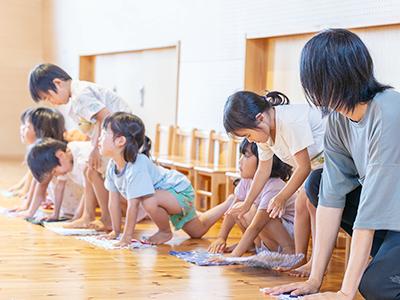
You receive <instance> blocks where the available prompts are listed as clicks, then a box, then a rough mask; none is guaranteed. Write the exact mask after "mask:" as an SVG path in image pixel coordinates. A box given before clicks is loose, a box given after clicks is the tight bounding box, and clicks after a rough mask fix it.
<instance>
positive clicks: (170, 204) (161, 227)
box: [142, 190, 182, 245]
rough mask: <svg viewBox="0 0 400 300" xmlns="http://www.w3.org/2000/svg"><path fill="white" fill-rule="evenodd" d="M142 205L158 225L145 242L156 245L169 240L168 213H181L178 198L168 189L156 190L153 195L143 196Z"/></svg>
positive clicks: (170, 236)
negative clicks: (156, 230)
mask: <svg viewBox="0 0 400 300" xmlns="http://www.w3.org/2000/svg"><path fill="white" fill-rule="evenodd" d="M142 206H143V208H144V209H145V210H146V211H147V213H148V214H149V216H150V218H151V219H152V220H153V222H154V223H156V225H157V227H158V232H157V233H156V234H154V235H152V236H151V237H149V238H148V239H147V240H146V242H148V243H149V244H153V245H157V244H163V243H165V242H167V241H169V240H170V239H171V238H172V236H173V234H172V231H171V227H170V225H169V218H168V215H169V214H179V213H182V207H181V205H180V204H179V201H178V199H176V197H175V196H174V195H173V194H172V193H171V192H170V191H165V190H156V192H155V194H154V195H153V196H150V197H143V199H142Z"/></svg>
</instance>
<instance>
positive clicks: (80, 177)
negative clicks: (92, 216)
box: [28, 138, 111, 229]
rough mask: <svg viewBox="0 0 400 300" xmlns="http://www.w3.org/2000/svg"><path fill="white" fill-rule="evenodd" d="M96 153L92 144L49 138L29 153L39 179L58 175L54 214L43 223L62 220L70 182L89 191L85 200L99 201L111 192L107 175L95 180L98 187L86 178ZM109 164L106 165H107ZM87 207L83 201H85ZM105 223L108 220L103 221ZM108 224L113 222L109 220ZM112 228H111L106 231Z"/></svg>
mask: <svg viewBox="0 0 400 300" xmlns="http://www.w3.org/2000/svg"><path fill="white" fill-rule="evenodd" d="M91 151H92V145H91V144H90V142H70V143H68V144H66V143H65V142H62V141H58V140H55V139H51V138H47V139H42V140H39V141H38V142H37V143H36V144H35V145H34V146H33V147H32V148H31V150H30V151H29V154H28V165H29V168H30V169H31V172H32V174H33V176H34V177H35V179H36V180H37V181H38V182H43V181H45V180H46V178H48V177H52V176H54V175H55V176H57V179H58V184H57V189H56V192H55V199H54V204H55V205H54V212H53V214H52V215H51V216H47V217H43V218H42V220H43V219H44V220H56V219H58V217H59V212H60V207H61V204H62V203H63V200H64V199H63V194H64V189H65V183H66V181H67V179H68V178H69V179H71V180H72V181H74V182H75V183H76V184H78V185H80V186H82V187H84V188H85V197H92V198H95V200H94V201H88V202H89V203H92V202H95V201H96V197H97V195H98V194H101V193H102V194H103V195H101V196H102V197H104V196H105V197H107V191H106V190H105V188H104V179H103V175H104V173H105V168H104V171H103V173H100V169H99V172H98V176H97V177H98V180H92V181H94V182H97V184H92V183H91V181H89V180H88V179H87V178H86V177H85V172H84V170H85V168H86V167H87V166H86V162H87V160H88V158H89V155H90V152H91ZM103 164H104V165H105V162H103ZM81 205H83V202H81ZM103 221H104V220H103ZM104 223H111V220H106V221H104ZM105 229H111V228H105Z"/></svg>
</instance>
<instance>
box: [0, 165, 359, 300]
mask: <svg viewBox="0 0 400 300" xmlns="http://www.w3.org/2000/svg"><path fill="white" fill-rule="evenodd" d="M25 171H26V167H21V164H20V162H17V161H6V160H2V161H0V189H5V188H7V187H9V186H10V185H11V184H13V183H15V182H17V181H18V180H19V179H20V178H21V177H22V176H23V174H24V172H25ZM19 203H22V200H20V199H18V198H8V199H6V198H3V197H2V196H0V206H3V207H10V206H14V205H15V204H19ZM220 225H221V222H218V223H217V224H216V225H214V226H213V227H212V228H211V230H210V231H209V232H208V233H207V235H206V236H205V237H204V238H203V239H199V240H196V239H189V238H188V237H187V235H186V234H185V233H184V232H182V231H178V232H176V233H175V234H174V237H173V239H172V240H171V241H169V242H168V243H167V244H165V245H161V246H158V247H157V248H155V249H153V248H152V249H138V250H127V249H125V250H109V251H107V250H103V249H101V248H96V247H94V246H92V245H91V244H89V243H87V242H84V241H80V240H77V239H75V238H74V237H65V236H60V235H57V234H55V233H54V232H52V231H50V230H47V229H45V228H43V227H41V226H37V225H33V224H31V223H28V222H26V221H24V220H21V219H8V218H6V216H5V215H3V214H0V226H1V227H0V228H1V229H0V245H1V247H0V299H1V300H3V299H14V300H16V299H19V300H20V299H40V300H42V299H78V300H80V299H275V298H273V297H270V296H266V295H263V294H262V293H261V292H260V291H259V290H260V288H263V287H272V286H275V285H278V284H284V283H291V282H295V281H303V280H305V279H300V278H293V277H290V276H288V275H287V274H285V273H280V272H278V271H274V270H267V269H258V268H251V267H246V266H240V265H235V266H215V267H198V266H196V265H192V264H190V263H187V262H185V261H182V260H180V259H178V258H176V257H174V256H171V255H169V253H168V252H169V251H170V250H174V251H189V250H206V249H207V247H208V245H210V243H211V242H212V241H213V240H214V239H215V238H216V236H217V234H218V231H219V228H220ZM155 230H156V227H155V225H154V224H153V223H152V222H151V221H148V220H147V221H142V222H141V223H139V224H138V225H137V229H136V235H135V236H134V237H136V238H141V237H143V236H149V235H151V234H152V233H153V232H155ZM240 236H241V233H240V232H239V230H238V229H237V228H235V229H234V230H233V232H232V233H231V238H230V239H229V240H228V244H232V243H235V242H237V241H238V240H239V238H240ZM343 274H344V251H343V250H342V249H340V250H335V252H334V255H333V258H332V261H331V263H330V266H329V273H328V275H326V277H325V281H324V284H323V286H322V290H324V291H327V290H331V291H337V290H338V289H340V285H341V280H342V277H343ZM355 299H363V298H362V297H361V296H360V295H359V294H358V295H357V296H356V298H355Z"/></svg>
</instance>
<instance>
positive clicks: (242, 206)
mask: <svg viewBox="0 0 400 300" xmlns="http://www.w3.org/2000/svg"><path fill="white" fill-rule="evenodd" d="M250 208H251V204H250V205H249V204H247V203H246V201H244V202H243V203H237V204H236V205H235V206H234V207H232V208H230V209H228V210H227V211H226V212H225V216H230V215H234V214H238V219H241V218H242V217H243V216H244V215H245V214H247V213H248V212H249V210H250Z"/></svg>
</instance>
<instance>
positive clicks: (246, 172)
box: [239, 146, 258, 179]
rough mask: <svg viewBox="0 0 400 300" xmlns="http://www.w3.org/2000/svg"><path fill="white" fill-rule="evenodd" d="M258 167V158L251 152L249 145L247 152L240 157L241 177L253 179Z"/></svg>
mask: <svg viewBox="0 0 400 300" xmlns="http://www.w3.org/2000/svg"><path fill="white" fill-rule="evenodd" d="M257 167H258V158H257V157H256V156H255V155H254V154H253V153H251V152H250V147H249V146H248V147H247V149H246V151H245V154H243V155H242V157H241V158H240V159H239V173H240V177H242V178H244V179H253V177H254V175H255V174H256V171H257Z"/></svg>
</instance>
